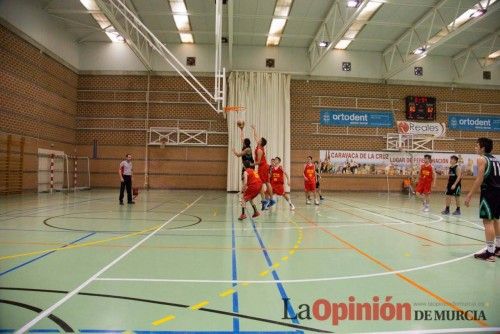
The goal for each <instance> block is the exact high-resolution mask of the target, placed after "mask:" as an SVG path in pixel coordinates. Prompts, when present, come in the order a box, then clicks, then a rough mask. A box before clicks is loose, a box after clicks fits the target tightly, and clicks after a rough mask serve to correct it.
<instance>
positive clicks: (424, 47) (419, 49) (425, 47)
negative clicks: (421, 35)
mask: <svg viewBox="0 0 500 334" xmlns="http://www.w3.org/2000/svg"><path fill="white" fill-rule="evenodd" d="M425 51H427V46H422V47H420V48H418V49H416V50H415V51H413V53H414V54H416V55H421V54H422V53H424V52H425Z"/></svg>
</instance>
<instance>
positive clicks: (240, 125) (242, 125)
mask: <svg viewBox="0 0 500 334" xmlns="http://www.w3.org/2000/svg"><path fill="white" fill-rule="evenodd" d="M236 125H238V127H239V128H240V129H242V130H243V128H244V127H245V121H237V122H236Z"/></svg>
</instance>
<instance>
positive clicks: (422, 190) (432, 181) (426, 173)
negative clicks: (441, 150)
mask: <svg viewBox="0 0 500 334" xmlns="http://www.w3.org/2000/svg"><path fill="white" fill-rule="evenodd" d="M435 185H436V171H435V170H434V167H432V164H431V156H430V154H426V155H424V163H423V164H422V165H421V166H420V175H419V178H418V183H417V188H416V189H415V192H416V193H417V195H418V196H419V197H420V198H422V199H423V202H422V204H423V207H422V210H423V211H424V212H429V210H430V206H429V200H430V195H431V189H432V187H434V186H435Z"/></svg>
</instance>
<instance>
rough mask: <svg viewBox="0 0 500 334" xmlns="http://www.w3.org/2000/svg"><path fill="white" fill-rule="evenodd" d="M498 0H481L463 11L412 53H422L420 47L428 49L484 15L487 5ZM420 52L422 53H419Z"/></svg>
mask: <svg viewBox="0 0 500 334" xmlns="http://www.w3.org/2000/svg"><path fill="white" fill-rule="evenodd" d="M496 1H497V0H481V1H480V2H479V4H476V5H474V6H473V7H472V8H470V9H467V10H466V11H465V12H463V13H462V14H461V15H460V16H459V17H457V18H456V19H455V20H453V21H452V22H451V23H450V24H448V25H447V26H446V27H444V28H443V29H441V30H440V31H438V32H437V33H436V34H435V35H434V36H432V37H431V38H430V39H429V40H428V41H427V42H425V44H426V45H424V46H420V47H418V48H416V49H415V50H413V52H412V53H414V54H421V53H422V52H420V51H419V49H422V48H423V49H424V50H426V49H428V48H429V46H431V45H433V44H436V43H437V42H438V41H439V40H440V39H441V38H443V37H445V36H446V35H448V34H449V33H451V32H452V31H453V30H456V29H458V28H459V27H461V26H462V25H464V24H465V23H467V22H469V21H471V20H474V19H475V18H477V17H479V16H482V15H484V14H485V13H486V10H487V8H486V6H491V5H492V4H493V3H495V2H496ZM419 52H420V53H419Z"/></svg>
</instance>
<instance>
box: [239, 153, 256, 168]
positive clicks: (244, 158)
mask: <svg viewBox="0 0 500 334" xmlns="http://www.w3.org/2000/svg"><path fill="white" fill-rule="evenodd" d="M248 151H249V153H248V154H243V155H242V156H241V161H242V162H245V161H250V163H251V165H250V168H255V166H254V165H255V162H254V160H253V155H252V149H251V148H250V149H249V150H248Z"/></svg>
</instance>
